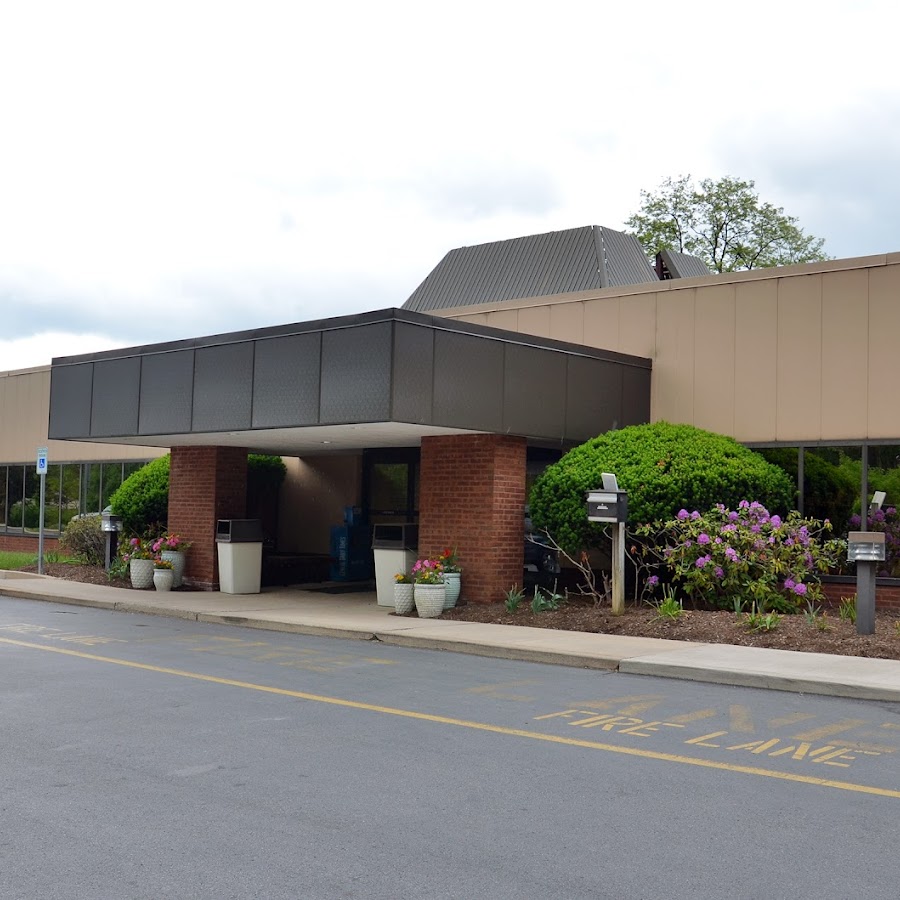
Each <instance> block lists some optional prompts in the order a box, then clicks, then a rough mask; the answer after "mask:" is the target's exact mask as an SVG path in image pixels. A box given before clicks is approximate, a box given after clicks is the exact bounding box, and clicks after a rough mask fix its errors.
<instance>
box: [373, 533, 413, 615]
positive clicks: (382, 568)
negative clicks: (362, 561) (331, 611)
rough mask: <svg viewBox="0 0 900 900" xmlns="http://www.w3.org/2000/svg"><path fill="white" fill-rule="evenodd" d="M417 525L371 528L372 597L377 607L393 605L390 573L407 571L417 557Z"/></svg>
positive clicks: (392, 577) (392, 575) (391, 576)
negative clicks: (373, 559) (373, 592)
mask: <svg viewBox="0 0 900 900" xmlns="http://www.w3.org/2000/svg"><path fill="white" fill-rule="evenodd" d="M418 546H419V526H418V525H416V524H415V523H413V522H401V523H398V524H393V523H391V524H378V525H374V526H373V527H372V555H373V556H374V557H375V596H376V598H377V600H378V605H379V606H393V605H394V576H395V575H396V574H397V573H398V572H409V570H410V569H411V568H412V567H413V563H415V561H416V558H417V556H418Z"/></svg>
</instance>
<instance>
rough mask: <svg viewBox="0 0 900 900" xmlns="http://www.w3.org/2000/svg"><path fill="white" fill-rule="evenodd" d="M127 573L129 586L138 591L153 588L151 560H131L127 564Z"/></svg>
mask: <svg viewBox="0 0 900 900" xmlns="http://www.w3.org/2000/svg"><path fill="white" fill-rule="evenodd" d="M128 573H129V575H130V576H131V586H132V587H133V588H135V589H136V590H139V591H146V590H148V589H149V588H152V587H153V560H152V559H132V560H131V561H130V562H129V563H128Z"/></svg>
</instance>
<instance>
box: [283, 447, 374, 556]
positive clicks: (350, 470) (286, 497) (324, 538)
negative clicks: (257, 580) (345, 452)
mask: <svg viewBox="0 0 900 900" xmlns="http://www.w3.org/2000/svg"><path fill="white" fill-rule="evenodd" d="M284 463H285V465H286V466H287V477H286V478H285V480H284V485H283V486H282V489H281V497H280V500H279V508H278V549H279V550H282V551H284V552H286V553H328V552H329V550H330V546H329V541H330V537H331V526H332V525H340V524H341V523H342V522H343V521H344V507H345V506H357V505H358V504H359V499H360V496H361V493H362V487H361V485H362V455H361V454H353V455H349V456H338V455H333V456H310V457H305V458H304V459H297V458H295V457H288V456H286V457H284Z"/></svg>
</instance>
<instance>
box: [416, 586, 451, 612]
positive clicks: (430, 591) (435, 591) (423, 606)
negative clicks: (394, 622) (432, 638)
mask: <svg viewBox="0 0 900 900" xmlns="http://www.w3.org/2000/svg"><path fill="white" fill-rule="evenodd" d="M446 588H447V586H446V585H445V584H417V585H416V586H415V591H414V592H413V596H414V598H415V602H416V612H417V613H418V614H419V618H420V619H434V618H436V617H437V616H439V615H440V614H441V613H442V612H443V611H444V592H445V590H446Z"/></svg>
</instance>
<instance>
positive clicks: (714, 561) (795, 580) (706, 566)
mask: <svg viewBox="0 0 900 900" xmlns="http://www.w3.org/2000/svg"><path fill="white" fill-rule="evenodd" d="M829 531H830V525H827V524H823V523H822V522H817V521H815V520H813V519H803V518H802V516H801V515H800V514H799V513H798V512H792V513H790V514H789V515H787V516H780V515H770V513H769V511H768V510H767V509H766V507H765V506H764V505H763V504H761V503H759V502H757V501H750V500H742V501H741V502H740V503H739V504H738V507H737V509H734V510H732V509H728V508H726V507H725V505H724V504H721V503H720V504H717V505H716V506H715V507H714V508H713V509H711V510H709V511H708V512H706V513H701V512H700V511H699V510H693V511H690V510H688V509H681V510H679V511H678V513H677V514H676V516H675V517H674V518H673V519H672V520H670V521H669V522H666V523H665V524H664V525H663V526H662V532H661V533H660V534H659V537H661V538H662V540H663V542H664V543H663V544H662V545H661V546H660V547H659V548H658V550H657V554H658V558H660V559H661V560H662V562H663V564H664V565H665V566H666V568H667V569H668V570H669V572H670V575H671V580H672V582H673V583H675V584H677V585H679V587H680V588H681V589H682V590H684V592H685V593H686V594H687V595H688V596H689V597H690V598H691V599H692V600H694V601H695V602H696V601H701V602H706V603H709V604H712V605H718V606H722V607H725V608H730V607H731V606H732V604H733V602H734V599H735V598H736V597H740V598H746V597H748V596H751V595H752V596H753V597H754V600H757V601H759V602H760V605H761V607H766V608H769V609H775V610H778V611H782V612H793V611H796V609H797V604H798V602H799V600H800V598H804V597H806V596H808V595H809V596H812V597H813V598H818V597H819V596H820V589H819V587H818V580H819V578H818V573H819V572H822V571H826V570H828V569H830V568H832V567H833V566H834V565H836V563H837V561H838V560H839V559H840V556H841V553H844V554H845V553H846V550H845V548H844V547H843V545H842V542H840V541H833V540H830V539H829V538H828V532H829ZM897 531H898V537H900V524H898V529H897ZM647 584H648V587H651V588H652V587H655V586H656V585H657V584H658V581H654V582H652V584H651V583H650V582H649V581H648V582H647ZM810 592H811V593H810Z"/></svg>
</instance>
